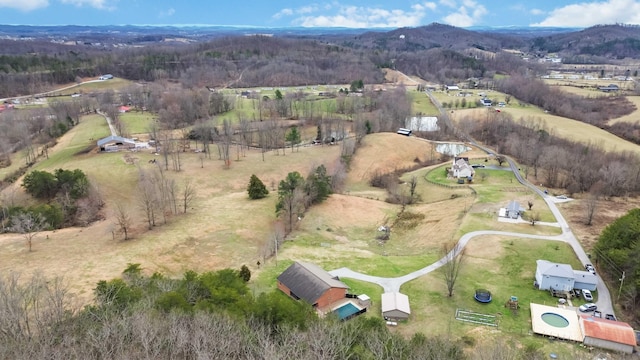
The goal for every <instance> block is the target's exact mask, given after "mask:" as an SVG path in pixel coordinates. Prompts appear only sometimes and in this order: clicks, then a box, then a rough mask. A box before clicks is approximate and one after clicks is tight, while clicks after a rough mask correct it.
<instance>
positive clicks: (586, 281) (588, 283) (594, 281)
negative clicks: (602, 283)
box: [573, 270, 598, 291]
mask: <svg viewBox="0 0 640 360" xmlns="http://www.w3.org/2000/svg"><path fill="white" fill-rule="evenodd" d="M573 279H574V283H573V288H574V289H581V290H583V289H587V290H590V291H594V290H596V287H597V285H598V277H597V276H595V275H593V274H592V273H591V272H589V271H583V270H573Z"/></svg>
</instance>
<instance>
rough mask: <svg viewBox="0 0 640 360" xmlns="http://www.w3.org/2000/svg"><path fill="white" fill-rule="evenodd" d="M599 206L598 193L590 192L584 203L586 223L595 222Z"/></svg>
mask: <svg viewBox="0 0 640 360" xmlns="http://www.w3.org/2000/svg"><path fill="white" fill-rule="evenodd" d="M597 208H598V194H596V193H591V194H589V196H587V199H586V200H585V203H584V210H585V219H584V224H585V225H589V226H590V225H592V224H593V217H594V216H595V214H596V210H597Z"/></svg>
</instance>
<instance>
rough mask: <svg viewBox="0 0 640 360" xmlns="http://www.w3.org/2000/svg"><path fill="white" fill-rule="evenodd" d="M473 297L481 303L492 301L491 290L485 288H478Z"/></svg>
mask: <svg viewBox="0 0 640 360" xmlns="http://www.w3.org/2000/svg"><path fill="white" fill-rule="evenodd" d="M473 298H474V299H476V301H478V302H481V303H484V304H486V303H490V302H491V292H490V291H489V290H485V289H478V290H476V294H475V295H473Z"/></svg>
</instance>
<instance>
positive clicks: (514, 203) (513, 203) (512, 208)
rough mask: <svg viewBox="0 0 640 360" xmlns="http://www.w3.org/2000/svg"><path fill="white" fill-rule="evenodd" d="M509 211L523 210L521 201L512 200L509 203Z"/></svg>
mask: <svg viewBox="0 0 640 360" xmlns="http://www.w3.org/2000/svg"><path fill="white" fill-rule="evenodd" d="M507 211H522V206H520V203H519V202H517V201H515V200H511V201H509V204H508V205H507Z"/></svg>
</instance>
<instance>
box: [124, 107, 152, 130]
mask: <svg viewBox="0 0 640 360" xmlns="http://www.w3.org/2000/svg"><path fill="white" fill-rule="evenodd" d="M155 119H156V116H155V115H153V114H151V113H149V112H139V111H131V112H126V113H123V114H120V121H122V123H123V124H124V125H125V129H126V130H127V132H128V133H129V134H131V135H135V134H146V133H148V132H149V129H150V127H151V124H152V123H153V121H154V120H155Z"/></svg>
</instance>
